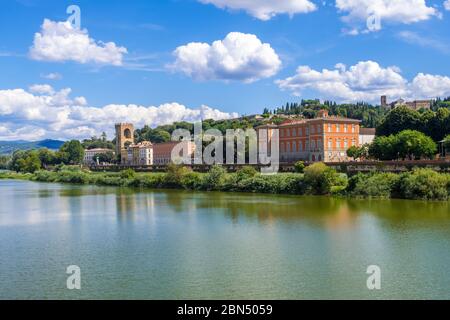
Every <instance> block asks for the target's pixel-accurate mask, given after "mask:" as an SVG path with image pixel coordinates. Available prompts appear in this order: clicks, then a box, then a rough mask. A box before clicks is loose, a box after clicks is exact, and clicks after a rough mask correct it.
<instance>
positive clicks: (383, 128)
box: [377, 106, 422, 136]
mask: <svg viewBox="0 0 450 320" xmlns="http://www.w3.org/2000/svg"><path fill="white" fill-rule="evenodd" d="M421 127H422V122H421V115H420V113H419V112H417V111H414V110H411V109H409V108H408V107H406V106H400V107H397V108H395V109H393V110H392V111H391V112H389V113H388V114H387V116H386V118H385V119H384V121H383V122H382V123H381V124H380V125H379V126H378V128H377V134H378V135H380V136H389V135H391V134H397V133H399V132H401V131H403V130H408V129H409V130H415V129H417V128H421Z"/></svg>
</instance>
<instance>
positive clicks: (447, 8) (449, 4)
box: [444, 0, 450, 11]
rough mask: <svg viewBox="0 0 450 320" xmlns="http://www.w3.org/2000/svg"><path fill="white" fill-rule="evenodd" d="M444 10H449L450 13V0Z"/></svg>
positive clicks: (445, 3) (445, 4)
mask: <svg viewBox="0 0 450 320" xmlns="http://www.w3.org/2000/svg"><path fill="white" fill-rule="evenodd" d="M444 8H445V10H449V11H450V0H447V1H445V2H444Z"/></svg>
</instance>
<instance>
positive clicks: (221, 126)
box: [134, 117, 268, 143]
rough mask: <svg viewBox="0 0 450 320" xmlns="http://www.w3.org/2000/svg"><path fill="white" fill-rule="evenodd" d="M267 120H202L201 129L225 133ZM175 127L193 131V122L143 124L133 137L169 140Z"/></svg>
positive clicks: (254, 125) (157, 141) (255, 125)
mask: <svg viewBox="0 0 450 320" xmlns="http://www.w3.org/2000/svg"><path fill="white" fill-rule="evenodd" d="M267 122H268V121H267V120H260V119H254V118H252V117H242V118H240V119H230V120H203V121H202V126H203V130H204V131H206V130H209V129H217V130H219V131H220V132H222V134H225V133H226V130H228V129H244V130H245V129H249V128H255V127H257V126H260V125H262V124H265V123H267ZM176 129H187V130H189V131H190V132H192V133H193V132H194V124H193V123H190V122H185V121H181V122H174V123H173V124H170V125H162V126H158V127H156V128H151V127H149V126H144V127H143V128H141V129H137V130H135V134H134V138H135V140H136V141H137V142H142V141H151V142H152V143H162V142H169V141H170V140H171V136H172V133H173V132H174V131H175V130H176Z"/></svg>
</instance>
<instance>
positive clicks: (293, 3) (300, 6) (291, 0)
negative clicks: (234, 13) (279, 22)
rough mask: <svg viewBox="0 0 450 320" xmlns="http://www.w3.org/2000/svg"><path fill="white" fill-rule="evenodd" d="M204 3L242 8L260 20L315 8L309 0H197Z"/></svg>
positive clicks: (223, 7) (222, 7) (221, 7)
mask: <svg viewBox="0 0 450 320" xmlns="http://www.w3.org/2000/svg"><path fill="white" fill-rule="evenodd" d="M199 1H200V2H201V3H204V4H213V5H215V6H216V7H218V8H220V9H231V10H244V11H245V12H247V13H248V14H250V15H251V16H253V17H255V18H257V19H260V20H264V21H266V20H270V19H271V18H273V17H274V16H276V15H278V14H288V15H290V16H292V15H294V14H297V13H308V12H311V11H314V10H316V9H317V7H316V5H315V4H314V3H313V2H311V1H309V0H199Z"/></svg>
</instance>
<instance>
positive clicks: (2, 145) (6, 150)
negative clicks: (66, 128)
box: [0, 140, 64, 154]
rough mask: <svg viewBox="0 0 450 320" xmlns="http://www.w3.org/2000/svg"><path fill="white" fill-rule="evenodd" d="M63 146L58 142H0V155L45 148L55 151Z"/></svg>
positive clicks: (62, 142) (61, 142)
mask: <svg viewBox="0 0 450 320" xmlns="http://www.w3.org/2000/svg"><path fill="white" fill-rule="evenodd" d="M63 144H64V141H59V140H42V141H23V140H18V141H0V154H11V153H13V152H14V151H16V150H31V149H42V148H47V149H50V150H57V149H59V148H60V147H61V146H62V145H63Z"/></svg>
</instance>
